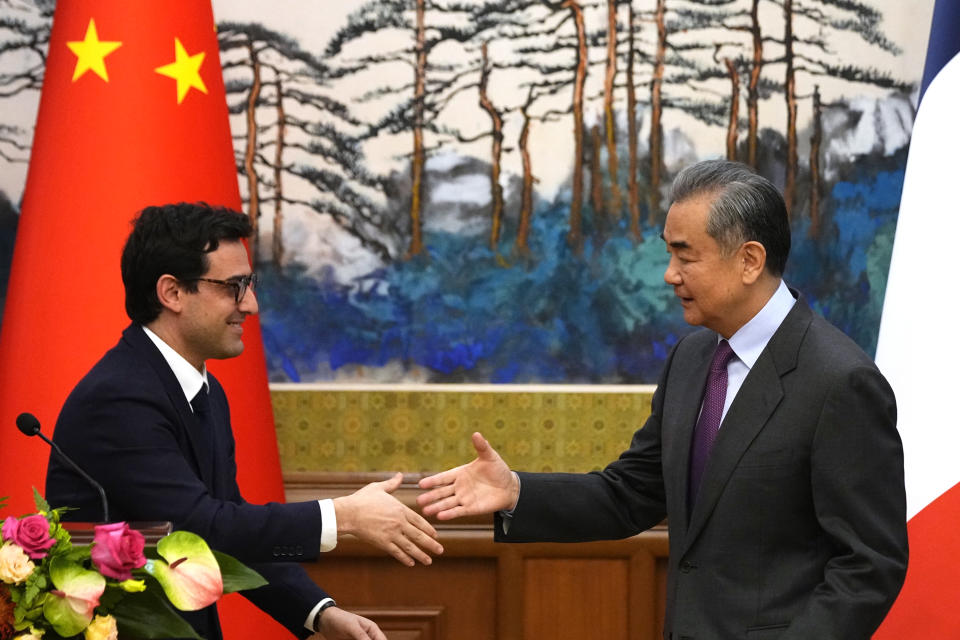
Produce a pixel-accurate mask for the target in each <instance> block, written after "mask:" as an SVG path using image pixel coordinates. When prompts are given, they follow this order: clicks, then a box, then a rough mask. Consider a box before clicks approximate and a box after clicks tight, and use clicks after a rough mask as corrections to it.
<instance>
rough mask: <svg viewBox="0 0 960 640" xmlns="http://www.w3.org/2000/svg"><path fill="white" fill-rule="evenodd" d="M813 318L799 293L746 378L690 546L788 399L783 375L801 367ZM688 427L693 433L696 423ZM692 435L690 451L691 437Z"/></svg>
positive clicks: (708, 472) (706, 481) (711, 467)
mask: <svg viewBox="0 0 960 640" xmlns="http://www.w3.org/2000/svg"><path fill="white" fill-rule="evenodd" d="M811 319H812V312H811V311H810V307H808V306H807V303H806V301H805V300H804V299H803V298H802V297H799V298H798V299H797V302H796V303H795V304H794V305H793V308H792V309H791V310H790V313H788V314H787V317H786V318H784V321H783V323H781V325H780V327H779V328H778V329H777V331H776V333H774V335H773V337H772V338H771V339H770V342H769V343H767V346H766V348H765V349H764V350H763V352H762V353H761V354H760V357H759V358H758V359H757V361H756V363H754V365H753V368H752V369H750V373H749V374H747V377H746V379H745V380H744V381H743V385H742V386H741V387H740V391H739V392H738V393H737V397H736V398H734V400H733V403H732V404H731V405H730V409H729V410H728V411H727V415H726V417H725V418H724V419H723V422H722V423H721V425H720V433H719V434H718V435H717V441H716V444H715V445H714V449H713V452H712V453H711V454H710V459H709V460H708V462H707V466H706V468H705V469H704V473H703V480H702V483H701V486H700V495H699V496H698V498H697V503H696V505H695V506H694V509H693V512H692V513H691V514H690V526H689V528H688V529H687V531H686V536H685V543H686V544H685V547H689V545H690V544H692V543H693V541H694V540H695V539H696V537H697V535H698V534H699V533H700V531H701V530H702V529H703V526H704V525H705V524H706V522H707V520H708V519H709V516H710V513H711V512H712V511H713V509H714V507H715V506H716V504H717V501H718V500H719V499H720V496H721V494H722V493H723V490H724V487H725V486H726V484H727V482H728V481H729V480H730V476H731V475H732V474H733V471H734V470H735V469H736V467H737V464H738V463H739V462H740V458H741V457H743V454H744V453H745V452H746V451H747V449H748V448H749V447H750V445H751V444H752V443H753V441H754V439H755V438H756V437H757V434H759V433H760V431H761V430H762V429H763V428H764V427H765V426H766V425H767V422H768V421H769V419H770V416H771V415H773V412H774V410H775V409H776V408H777V405H779V404H780V401H781V400H782V398H783V386H782V384H781V382H780V379H781V377H782V376H783V375H784V374H786V373H788V372H789V371H792V370H793V369H794V368H796V366H797V355H798V352H799V349H800V343H801V341H802V340H803V336H804V334H805V333H806V331H807V327H809V326H810V321H811ZM704 366H706V365H704ZM701 386H702V385H701ZM700 400H701V398H697V399H696V400H695V401H694V404H695V405H696V406H697V408H698V409H699V404H700ZM689 429H690V432H691V434H692V430H693V426H692V425H691V426H690V427H689ZM687 439H688V445H687V451H688V452H689V446H690V445H689V440H690V438H689V437H688V438H687ZM688 467H689V457H688V458H687V461H686V464H684V465H683V469H684V472H685V473H686V471H687V469H688ZM684 486H686V482H684Z"/></svg>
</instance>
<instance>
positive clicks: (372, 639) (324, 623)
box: [313, 607, 387, 640]
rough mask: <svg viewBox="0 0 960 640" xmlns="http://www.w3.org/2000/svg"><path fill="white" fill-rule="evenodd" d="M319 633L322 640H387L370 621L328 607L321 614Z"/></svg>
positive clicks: (336, 608)
mask: <svg viewBox="0 0 960 640" xmlns="http://www.w3.org/2000/svg"><path fill="white" fill-rule="evenodd" d="M320 633H321V636H320V637H322V638H324V640H387V636H385V635H384V633H383V631H381V630H380V627H378V626H377V625H376V624H375V623H374V622H373V621H372V620H368V619H366V618H364V617H363V616H358V615H357V614H355V613H350V612H349V611H344V610H343V609H340V608H338V607H330V608H329V609H327V610H326V611H324V612H323V618H321V619H320ZM313 637H316V636H313Z"/></svg>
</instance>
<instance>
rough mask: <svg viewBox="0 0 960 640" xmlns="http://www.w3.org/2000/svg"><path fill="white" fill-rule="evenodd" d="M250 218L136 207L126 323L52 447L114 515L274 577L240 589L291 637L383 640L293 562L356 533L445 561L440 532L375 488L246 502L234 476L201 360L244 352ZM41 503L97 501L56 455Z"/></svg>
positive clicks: (127, 259)
mask: <svg viewBox="0 0 960 640" xmlns="http://www.w3.org/2000/svg"><path fill="white" fill-rule="evenodd" d="M250 233H251V225H250V221H249V219H248V218H247V216H245V215H243V214H241V213H237V212H235V211H230V210H227V209H219V208H213V207H209V206H206V205H202V204H177V205H168V206H163V207H149V208H147V209H144V210H143V211H142V212H141V213H140V215H139V216H138V217H137V219H136V220H135V221H134V223H133V230H132V232H131V234H130V236H129V238H128V239H127V243H126V246H125V247H124V250H123V256H122V259H121V274H122V277H123V284H124V289H125V292H126V310H127V315H129V316H130V319H131V320H132V324H131V325H130V326H129V327H128V328H127V329H126V330H125V331H124V332H123V336H122V337H121V339H120V341H119V342H118V343H117V345H116V346H115V347H113V348H112V349H111V350H110V351H108V352H107V353H106V355H104V356H103V358H102V359H101V360H100V361H99V362H98V363H97V364H96V365H94V367H93V368H92V369H91V370H90V372H89V373H88V374H87V375H86V376H85V377H84V378H83V379H82V380H81V381H80V382H79V383H78V384H77V386H76V387H75V388H74V390H73V391H72V392H71V394H70V396H69V397H68V398H67V400H66V403H65V404H64V406H63V409H62V410H61V412H60V416H59V418H58V420H57V426H56V430H55V433H54V440H55V441H56V442H57V443H58V444H59V445H60V447H61V448H62V449H63V451H64V452H66V454H67V455H68V456H70V457H71V458H73V459H74V460H75V461H76V462H77V463H78V464H79V465H80V467H81V468H83V469H85V470H86V471H87V472H89V473H90V474H91V475H92V476H93V477H94V478H95V479H96V480H97V482H99V483H100V484H101V485H102V486H103V487H104V489H105V490H106V495H107V498H108V501H109V505H110V509H111V517H112V518H114V519H116V520H128V521H138V520H139V521H143V520H169V521H171V522H172V523H173V526H174V528H175V529H185V530H188V531H192V532H194V533H197V534H199V535H200V536H202V537H204V538H205V539H206V540H207V542H208V543H209V544H210V545H211V546H212V547H213V548H215V549H218V550H221V551H223V552H225V553H229V554H231V555H233V556H236V557H237V558H239V559H240V560H242V561H244V562H247V563H249V564H250V565H251V566H252V567H253V568H255V569H256V570H257V571H259V572H260V573H261V574H262V575H263V576H264V577H265V578H266V579H267V581H268V582H269V584H268V585H267V586H264V587H261V588H259V589H256V590H253V591H250V592H245V593H244V595H245V596H247V597H248V598H249V599H250V600H251V601H252V602H253V603H254V604H256V605H257V606H258V607H260V608H261V609H263V610H264V611H266V612H267V613H269V614H270V615H271V616H273V617H274V618H275V619H276V620H277V621H278V622H280V623H281V624H283V625H284V626H285V627H286V628H287V629H289V630H290V631H291V632H292V633H294V634H295V635H297V636H298V637H301V638H304V637H307V636H309V635H311V634H312V633H314V632H315V631H319V632H322V633H323V634H324V636H325V637H326V638H327V639H328V640H333V639H351V640H364V639H370V640H386V638H385V636H384V635H383V633H382V632H381V631H380V629H379V628H378V627H377V625H376V624H374V623H373V622H371V621H370V620H367V619H365V618H362V617H360V616H357V615H355V614H353V613H349V612H347V611H344V610H342V609H339V608H337V607H336V606H334V605H335V603H334V601H333V600H332V599H331V598H330V597H329V596H328V595H327V593H326V592H325V591H324V590H323V589H321V588H320V587H318V586H317V585H316V584H314V583H313V582H312V581H311V580H310V579H309V578H308V576H307V574H306V572H305V571H304V570H303V569H302V568H301V567H300V566H299V565H298V564H296V563H297V562H300V561H304V560H310V559H312V558H315V557H317V555H318V554H319V553H320V552H321V551H327V550H329V549H331V548H333V547H334V546H335V545H336V542H337V537H338V536H339V535H343V534H352V535H355V536H357V537H358V538H360V539H361V540H365V541H367V542H369V543H371V544H373V545H375V546H377V547H379V548H381V549H383V550H385V551H387V552H388V553H390V554H391V555H393V556H394V557H395V558H397V559H398V560H399V561H400V562H402V563H404V564H406V565H411V566H412V565H413V564H415V562H417V561H419V562H421V563H423V564H430V562H431V559H430V556H429V555H428V552H429V553H442V551H443V548H442V547H441V546H440V544H439V543H438V542H437V541H436V531H434V529H433V527H431V526H430V525H429V524H428V523H427V522H426V521H425V520H424V519H423V518H422V517H421V516H420V515H419V514H417V513H415V512H413V511H412V510H410V509H409V508H407V507H405V506H404V505H403V504H402V503H400V502H399V501H398V500H397V499H396V498H394V497H393V496H391V495H390V492H392V491H393V490H394V489H396V488H397V486H398V485H399V483H400V480H401V476H400V474H397V475H396V476H394V478H392V479H391V480H387V481H384V482H379V483H372V484H370V485H367V486H366V487H364V488H362V489H360V490H359V491H357V492H355V493H353V494H351V495H348V496H343V497H340V498H335V499H333V500H321V501H308V502H301V503H291V504H278V503H269V504H265V505H256V504H250V503H248V502H246V501H245V500H244V499H243V497H242V496H241V495H240V491H239V488H238V486H237V482H236V463H235V460H234V439H233V433H232V431H231V428H230V411H229V406H228V404H227V398H226V395H225V394H224V391H223V388H222V387H221V386H220V384H219V382H217V380H216V378H214V377H213V375H211V374H210V373H209V372H208V371H207V369H206V365H205V362H206V360H208V359H210V358H232V357H235V356H237V355H239V354H240V353H241V352H242V351H243V322H244V319H245V318H246V317H247V316H248V315H250V314H254V313H257V311H258V308H257V298H256V292H255V284H256V279H255V276H254V275H253V273H252V272H251V269H250V263H249V259H248V257H247V251H246V248H245V247H244V245H243V243H242V239H243V238H246V237H248V236H249V235H250ZM46 496H47V499H48V500H49V502H50V503H51V504H56V505H63V506H70V507H74V508H75V509H76V510H75V511H70V512H69V513H68V515H69V517H71V518H73V519H76V520H99V519H100V518H101V517H102V516H101V515H100V513H101V512H100V506H99V498H98V494H97V492H96V491H95V490H94V489H92V488H91V487H90V486H89V485H88V484H87V483H86V482H84V481H83V480H82V479H81V478H80V477H78V476H77V475H76V474H75V473H74V472H73V471H72V470H71V469H70V468H69V467H67V466H66V465H64V464H63V463H62V462H61V461H60V459H59V458H58V457H56V456H53V457H51V459H50V465H49V469H48V473H47V487H46ZM184 617H185V618H186V619H187V620H188V621H189V622H190V623H191V624H192V625H193V626H194V628H195V629H196V630H197V632H198V633H199V634H200V635H201V636H203V637H205V638H207V639H208V640H216V639H219V638H221V632H220V626H219V621H218V619H217V615H216V609H215V607H209V608H207V609H205V610H203V611H199V612H194V613H189V614H185V615H184Z"/></svg>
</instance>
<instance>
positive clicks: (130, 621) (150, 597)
mask: <svg viewBox="0 0 960 640" xmlns="http://www.w3.org/2000/svg"><path fill="white" fill-rule="evenodd" d="M111 613H112V615H113V617H114V618H116V619H117V630H118V631H119V633H120V637H121V638H127V637H129V638H143V639H144V640H152V639H153V638H194V639H196V640H200V636H198V635H197V632H196V631H194V630H193V627H191V626H190V625H189V624H187V622H186V620H184V619H183V618H181V617H180V616H179V615H177V612H176V611H174V610H173V608H172V607H171V606H170V605H169V604H168V603H167V602H166V601H165V600H163V598H161V597H160V596H159V595H158V593H157V592H156V591H153V590H151V589H147V590H146V591H143V592H141V593H128V594H126V595H125V597H124V598H123V599H122V600H120V602H119V603H118V604H117V606H116V607H114V609H113V611H112V612H111Z"/></svg>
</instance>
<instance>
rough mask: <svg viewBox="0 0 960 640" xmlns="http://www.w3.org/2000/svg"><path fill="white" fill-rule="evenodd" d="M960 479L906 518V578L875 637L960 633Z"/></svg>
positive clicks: (890, 639) (881, 639) (891, 639)
mask: <svg viewBox="0 0 960 640" xmlns="http://www.w3.org/2000/svg"><path fill="white" fill-rule="evenodd" d="M958 523H960V484H958V485H956V486H954V487H953V488H952V489H950V490H949V491H947V492H946V493H944V494H943V495H942V496H940V497H939V498H937V499H936V500H934V501H933V502H931V503H930V504H929V505H927V506H926V508H924V509H923V510H922V511H920V512H919V513H918V514H917V515H915V516H914V517H913V518H912V519H911V520H910V521H909V522H908V523H907V532H908V535H909V537H910V563H909V565H908V567H907V580H906V582H905V583H904V585H903V590H902V591H901V592H900V597H899V598H897V601H896V602H895V603H894V605H893V608H892V609H891V610H890V613H889V614H888V615H887V618H886V620H884V622H883V626H881V627H880V629H879V630H878V631H877V633H875V634H874V636H873V637H874V640H903V639H904V638H916V637H920V636H918V635H917V634H918V633H920V634H921V635H922V637H924V638H943V639H946V638H960V614H958V611H957V608H958V606H960V565H958V564H957V562H956V558H958V557H960V535H957V525H958Z"/></svg>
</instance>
